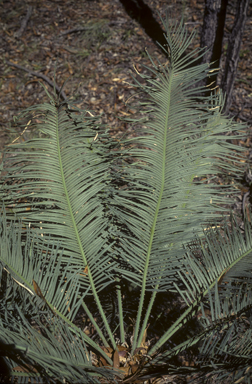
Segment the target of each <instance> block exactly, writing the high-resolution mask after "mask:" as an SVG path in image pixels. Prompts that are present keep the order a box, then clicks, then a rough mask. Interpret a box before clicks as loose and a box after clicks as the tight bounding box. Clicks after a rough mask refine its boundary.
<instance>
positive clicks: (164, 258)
mask: <svg viewBox="0 0 252 384" xmlns="http://www.w3.org/2000/svg"><path fill="white" fill-rule="evenodd" d="M164 26H165V28H166V31H167V36H166V39H167V47H164V48H163V49H164V51H165V52H166V55H167V57H168V62H167V63H165V64H163V63H161V62H159V61H158V60H157V59H156V58H152V57H150V60H151V63H152V67H151V68H146V69H148V70H149V72H148V74H145V72H144V75H142V74H139V76H141V77H142V78H143V80H144V85H143V83H142V82H141V83H140V82H138V81H137V80H136V88H137V89H139V90H140V91H142V92H143V94H145V99H144V100H143V103H142V104H141V110H139V113H140V114H141V117H140V118H139V119H138V120H135V121H133V123H134V124H135V125H136V129H135V132H134V137H127V138H126V139H125V138H124V139H120V141H116V140H114V139H113V138H112V137H111V136H110V134H109V132H107V131H106V130H105V129H104V128H103V127H102V126H101V125H100V124H99V117H98V118H95V117H93V116H92V114H91V112H89V111H80V110H79V109H78V108H76V107H73V106H70V104H69V103H67V102H63V103H58V102H57V101H56V100H54V98H52V97H51V96H50V103H46V104H43V105H38V106H33V107H31V108H28V109H27V110H26V111H25V112H24V113H23V114H21V116H20V119H21V120H23V121H24V122H25V126H28V125H32V126H33V127H36V129H37V132H38V135H37V137H36V138H34V139H32V140H29V141H27V142H24V143H21V144H20V143H16V142H13V143H12V144H10V145H9V146H8V147H7V149H6V151H5V168H4V169H5V171H6V173H4V175H3V177H2V179H1V181H0V200H1V204H3V207H4V211H5V213H4V214H3V217H2V219H1V222H0V236H1V243H0V272H1V273H2V280H3V281H5V283H4V284H5V289H2V292H1V296H0V306H1V308H2V310H3V315H1V316H0V322H1V323H0V342H2V343H4V344H5V345H11V344H13V343H15V346H14V347H13V354H12V355H7V360H8V362H9V364H10V365H11V367H12V369H14V367H15V364H16V362H15V359H14V357H15V356H16V355H17V354H18V353H19V354H20V356H21V360H22V359H23V360H22V361H21V363H23V364H25V363H26V364H31V365H32V366H34V367H38V369H37V371H38V372H35V375H36V377H38V378H39V377H40V376H41V379H42V381H43V379H44V377H47V378H49V379H53V378H55V377H59V380H62V382H63V381H64V380H66V381H69V382H71V383H72V382H73V383H74V382H76V383H77V382H89V381H90V382H98V381H96V380H98V378H99V377H102V376H103V377H104V376H105V377H107V378H108V380H110V379H111V378H112V375H116V374H118V372H117V373H116V371H113V372H112V370H110V369H107V368H106V369H103V368H100V367H99V368H97V366H94V365H97V364H94V363H93V361H92V359H91V357H90V356H91V355H90V350H92V351H95V354H96V356H99V357H102V359H103V360H105V362H106V363H105V364H108V365H109V366H110V368H112V367H114V368H116V367H117V362H116V359H115V357H116V356H117V354H118V355H119V353H118V346H117V344H118V341H117V339H116V338H117V337H119V334H120V341H119V344H121V343H123V342H124V341H125V340H126V339H130V342H132V345H131V352H129V351H128V350H127V353H128V354H129V355H131V356H132V359H134V356H135V351H136V350H137V348H138V347H139V348H140V347H142V344H143V340H144V339H145V336H146V330H147V328H148V325H149V322H150V319H151V314H152V310H153V307H154V304H155V300H156V297H157V294H161V293H163V292H167V291H171V292H176V294H178V295H180V296H181V298H182V300H183V301H184V302H185V309H184V312H183V313H182V314H180V315H179V317H178V318H177V319H176V320H175V321H172V322H171V325H170V326H169V327H167V329H166V330H165V331H164V333H163V335H162V336H161V337H160V338H159V339H158V340H157V341H156V342H155V343H153V344H152V345H151V346H150V347H149V349H148V352H147V354H148V357H146V356H143V357H144V359H145V360H144V359H143V360H144V363H141V364H142V365H143V366H142V368H141V369H142V371H143V372H142V374H143V375H145V376H143V375H142V377H145V378H146V379H148V378H150V377H151V376H150V375H152V374H153V375H157V369H158V368H160V369H161V371H160V372H161V373H162V372H163V371H162V370H163V368H164V364H167V363H169V369H170V372H175V371H176V367H175V368H174V361H173V360H172V359H173V358H174V357H175V356H176V355H178V354H181V353H184V352H185V351H187V350H189V349H190V348H196V349H197V348H198V351H199V356H198V362H197V366H195V367H194V368H193V369H192V370H191V372H198V371H200V369H202V370H203V371H204V372H208V373H211V370H213V372H215V373H216V374H217V375H219V376H218V377H221V375H222V374H223V375H225V374H230V373H232V372H233V371H232V369H231V368H232V367H231V364H232V362H233V364H234V366H235V367H236V371H235V373H234V377H238V376H239V375H240V374H241V375H243V374H244V375H245V376H246V375H247V373H246V369H245V367H246V366H248V364H250V363H249V362H250V360H249V359H250V354H249V350H250V347H251V345H250V342H248V341H247V340H248V338H249V337H250V332H249V327H248V326H247V325H248V323H247V325H246V326H245V323H246V322H243V323H242V321H243V320H242V319H243V315H244V313H246V314H247V313H248V314H249V313H250V311H251V292H252V290H251V288H252V287H251V272H250V271H251V267H252V261H251V260H252V259H251V252H252V236H251V223H250V221H249V218H247V219H246V222H245V227H244V233H242V232H241V229H240V228H239V226H238V225H237V223H236V221H235V218H233V219H232V220H231V222H230V224H228V223H227V222H226V223H225V222H224V224H223V216H225V215H226V214H229V209H230V208H231V204H232V203H233V200H231V199H230V195H232V196H233V197H235V196H236V195H237V194H238V193H239V190H238V189H237V188H236V186H235V183H234V178H236V179H237V178H238V177H239V176H241V178H242V175H243V172H244V167H243V166H242V164H243V163H242V162H241V159H242V156H243V149H242V148H241V147H239V146H235V145H233V144H232V139H234V138H235V139H237V138H240V137H241V136H242V135H243V132H242V129H243V126H241V125H239V124H236V123H234V122H233V121H232V120H229V119H227V118H226V117H225V116H223V115H222V105H223V95H222V94H221V92H220V93H214V92H213V93H212V94H211V96H209V97H204V96H203V93H204V90H205V89H204V88H203V87H201V86H199V82H200V81H201V80H202V79H204V78H205V77H206V76H210V75H211V73H209V72H208V70H209V67H208V64H203V65H196V66H193V64H194V63H195V62H196V60H197V59H198V57H199V56H200V55H203V54H204V52H203V51H202V50H197V49H196V50H194V51H193V52H191V53H188V51H187V48H188V46H189V44H190V42H191V41H192V39H193V37H194V34H192V35H191V36H188V35H187V32H186V30H185V28H184V27H183V25H182V23H180V24H179V25H178V24H177V25H175V26H170V25H169V26H168V25H167V24H165V23H164ZM139 126H141V127H140V128H139ZM219 175H221V178H222V180H221V183H219V182H218V177H219ZM224 221H225V220H224ZM220 225H221V228H220V229H219V226H220ZM202 228H204V231H202ZM193 239H195V241H194V245H192V242H193ZM125 281H126V283H125ZM128 283H129V286H130V287H134V288H136V291H139V300H138V310H137V314H136V319H134V321H133V323H134V324H133V326H134V334H133V337H132V338H129V335H127V334H126V331H125V330H124V327H125V326H129V324H128V323H129V321H128V323H127V320H128V319H127V303H125V301H126V299H128V297H127V295H124V293H123V287H124V284H125V285H126V284H128ZM147 293H148V296H147ZM115 296H117V302H116V303H115ZM128 296H130V295H128ZM146 297H148V298H149V299H148V300H149V302H148V303H147V304H146V301H147V299H146ZM31 308H33V309H32V310H31ZM80 308H82V310H84V311H85V314H86V316H87V317H88V318H89V320H90V322H91V324H92V327H93V329H95V330H96V332H97V335H96V338H95V339H93V338H92V337H88V336H87V335H86V334H85V332H83V331H82V330H80V329H79V328H78V327H77V326H76V325H75V323H74V321H75V318H76V315H77V313H78V312H79V311H80ZM36 311H37V312H36ZM209 313H210V315H209ZM200 316H201V319H200V323H201V325H200V331H199V332H198V333H197V334H195V335H193V336H192V337H188V338H187V339H186V340H182V341H181V343H180V342H179V343H176V344H175V345H174V344H172V345H173V347H169V348H166V346H167V343H168V342H171V343H172V340H173V337H174V336H175V335H176V334H178V332H179V331H180V330H182V329H183V328H184V327H186V326H187V324H188V323H189V322H190V320H192V319H195V318H196V317H197V319H198V318H199V317H200ZM42 319H43V321H42ZM117 320H118V322H117ZM198 320H199V319H198ZM248 322H249V324H250V320H248ZM32 323H33V324H32ZM241 324H242V332H241V333H242V334H243V335H244V339H242V338H241V339H239V337H238V336H237V335H238V330H239V329H240V328H239V327H241ZM246 327H247V328H246ZM125 328H126V327H125ZM6 329H8V332H6ZM38 329H39V330H41V332H39V331H38ZM14 340H15V342H14ZM169 345H170V344H169ZM27 346H28V351H27V350H26V348H27ZM104 347H106V348H111V350H112V351H113V352H112V354H114V355H113V356H112V355H109V353H106V352H105V350H104ZM162 348H166V350H165V351H162V350H161V349H162ZM159 351H161V352H159ZM222 360H223V361H222ZM36 364H37V365H36ZM102 364H103V363H102ZM102 364H101V365H102ZM139 365H140V364H139ZM190 368H191V367H190ZM188 370H190V369H189V368H185V367H180V371H181V372H182V374H186V372H187V373H188ZM151 372H152V373H151ZM16 374H17V373H16V372H15V375H16ZM39 375H40V376H39ZM43 375H44V377H42V376H43ZM139 375H140V373H139ZM148 375H149V376H148ZM235 375H236V376H235ZM237 375H238V376H237ZM21 376H22V375H21V374H20V377H21ZM23 376H25V375H23ZM140 376H141V375H140ZM27 377H28V376H27ZM20 380H22V379H20ZM27 380H28V379H27ZM85 380H86V381H85ZM92 380H93V381H92ZM20 382H21V381H20ZM27 382H28V381H27Z"/></svg>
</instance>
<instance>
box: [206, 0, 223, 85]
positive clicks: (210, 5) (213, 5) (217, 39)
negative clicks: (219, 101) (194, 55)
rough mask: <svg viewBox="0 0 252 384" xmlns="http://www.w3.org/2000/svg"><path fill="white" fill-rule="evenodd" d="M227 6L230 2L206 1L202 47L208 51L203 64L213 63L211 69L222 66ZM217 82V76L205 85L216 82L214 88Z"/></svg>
mask: <svg viewBox="0 0 252 384" xmlns="http://www.w3.org/2000/svg"><path fill="white" fill-rule="evenodd" d="M227 4H228V0H205V12H204V19H203V26H202V32H201V42H200V45H201V47H202V48H204V47H207V49H208V51H207V52H206V54H205V56H203V58H202V61H201V62H202V63H211V65H210V68H211V69H213V68H219V64H220V57H221V53H222V40H223V35H224V25H225V19H226V10H227ZM216 80H217V75H214V76H211V77H210V78H209V79H208V80H207V82H206V84H205V85H209V84H210V83H212V82H215V84H213V87H214V86H215V85H216Z"/></svg>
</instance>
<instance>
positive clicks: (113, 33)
mask: <svg viewBox="0 0 252 384" xmlns="http://www.w3.org/2000/svg"><path fill="white" fill-rule="evenodd" d="M144 2H145V3H146V4H147V5H148V6H149V8H150V9H151V10H152V12H153V15H154V17H155V18H156V20H157V21H158V22H160V17H159V14H160V15H161V16H162V17H163V18H165V17H166V12H168V15H169V17H170V18H171V19H172V20H177V21H180V18H181V15H182V14H183V15H184V20H185V24H186V26H187V28H188V30H189V31H192V30H193V29H194V28H196V31H197V33H196V37H195V40H194V42H193V46H192V47H191V49H194V48H196V47H197V46H199V38H200V31H201V26H202V21H203V14H204V0H177V1H176V0H170V1H169V2H167V1H165V0H144ZM235 3H236V2H235V1H230V2H229V7H228V11H227V19H226V27H225V36H224V45H223V46H224V53H225V51H226V48H227V42H228V36H229V34H230V32H231V30H232V26H233V23H234V19H235ZM28 6H32V12H31V16H30V18H29V21H28V23H27V26H26V28H25V29H24V31H23V32H22V34H21V32H20V27H21V22H22V20H23V18H24V17H25V16H26V13H27V9H28ZM251 15H252V4H250V6H249V11H248V17H247V22H246V26H245V32H244V35H243V41H242V47H241V51H240V60H239V64H238V72H237V78H236V81H235V86H234V91H233V103H232V106H231V109H230V114H231V115H232V116H234V118H235V120H236V121H238V122H245V123H247V124H248V129H247V133H246V135H245V136H244V138H243V140H242V141H241V142H240V143H239V145H243V146H245V147H246V148H247V156H248V159H249V158H250V156H251V154H252V143H251V140H252V135H251V127H252V116H251V107H252V56H251V50H252V19H251ZM160 25H161V22H160ZM78 29H79V30H78ZM0 35H1V36H2V38H1V40H0V54H1V61H0V151H1V150H2V149H3V148H4V146H5V145H8V144H10V143H11V142H12V141H13V140H15V139H17V138H18V140H23V141H24V140H28V139H29V138H30V137H31V135H33V134H34V132H31V131H29V129H26V131H25V132H24V133H22V131H23V128H22V127H20V126H17V125H16V124H14V123H13V117H14V116H16V115H18V113H20V112H22V111H23V109H24V108H27V107H29V106H32V105H34V104H38V103H43V102H46V101H48V97H47V95H46V93H45V91H44V89H43V87H42V86H41V84H40V82H43V84H44V86H45V87H46V88H47V89H48V91H49V93H51V94H53V88H52V87H51V86H50V85H49V84H48V83H47V82H46V81H43V80H42V79H41V78H39V77H38V76H36V75H34V74H31V73H27V72H25V71H24V70H23V69H18V68H16V67H14V66H12V65H11V63H14V64H17V65H19V66H22V67H24V68H26V69H28V70H29V71H33V72H36V73H37V74H42V75H45V76H47V77H48V78H49V79H50V80H52V81H53V79H54V71H55V69H56V74H55V81H56V84H57V85H58V86H59V87H61V86H62V85H63V83H64V82H65V81H66V80H68V81H67V83H66V84H65V86H64V92H65V94H66V96H67V97H70V98H71V100H72V101H73V102H74V103H75V104H76V105H77V106H78V107H79V108H81V109H84V110H89V111H92V113H93V114H94V115H100V114H102V122H103V123H105V124H107V125H108V126H109V127H110V128H111V132H112V134H113V136H115V137H116V136H117V135H118V136H119V135H120V134H121V133H122V132H125V130H128V129H132V128H131V127H130V126H129V125H128V124H127V123H125V122H124V121H123V120H121V119H120V118H123V117H130V118H132V119H134V116H135V114H136V110H135V109H134V108H130V109H129V108H128V107H127V106H126V102H127V100H128V99H129V98H131V97H132V96H133V95H134V94H135V91H134V87H133V86H132V85H130V83H132V75H133V76H136V78H137V80H138V81H143V80H142V79H141V78H140V76H138V74H137V72H139V73H144V71H145V69H144V67H143V66H144V65H147V66H148V65H150V61H149V58H148V56H147V54H146V51H145V48H147V50H148V52H149V54H150V55H151V56H152V57H154V58H155V60H156V59H158V60H159V61H160V62H161V63H163V62H165V60H166V58H165V55H164V54H163V52H162V50H161V49H160V48H159V47H158V46H157V44H156V43H155V42H154V41H153V39H152V38H151V37H150V36H149V35H148V34H147V33H146V31H145V29H144V28H142V26H141V25H140V24H139V23H138V21H137V20H135V19H132V18H131V17H130V16H129V15H128V14H127V12H126V11H125V9H124V7H123V5H122V4H121V2H120V1H119V0H106V1H102V0H100V1H99V0H83V1H76V0H40V1H39V2H37V1H35V0H26V1H23V2H21V1H17V0H8V1H7V0H4V1H2V2H1V12H0ZM224 64H225V54H224V55H223V57H222V60H221V70H220V76H221V73H222V72H223V68H224ZM134 67H135V68H136V70H137V71H135V69H134ZM135 97H136V98H139V95H136V96H135ZM0 161H1V155H0ZM245 192H247V189H244V191H241V200H242V194H243V193H245ZM174 380H175V379H174ZM163 382H164V383H173V382H174V383H175V382H176V383H178V382H179V379H178V378H177V379H176V381H173V379H172V378H171V377H169V378H168V377H167V379H166V378H164V381H163Z"/></svg>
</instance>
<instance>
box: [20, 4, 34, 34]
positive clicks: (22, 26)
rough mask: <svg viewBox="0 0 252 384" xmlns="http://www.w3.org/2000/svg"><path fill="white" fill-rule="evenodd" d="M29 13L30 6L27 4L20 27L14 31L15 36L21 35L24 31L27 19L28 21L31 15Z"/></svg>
mask: <svg viewBox="0 0 252 384" xmlns="http://www.w3.org/2000/svg"><path fill="white" fill-rule="evenodd" d="M31 14H32V7H31V6H29V7H28V9H27V13H26V16H25V17H24V18H23V19H22V21H21V27H20V28H19V30H18V31H17V33H16V36H17V37H21V36H22V34H23V33H24V30H25V28H26V27H27V24H28V21H29V19H30V17H31Z"/></svg>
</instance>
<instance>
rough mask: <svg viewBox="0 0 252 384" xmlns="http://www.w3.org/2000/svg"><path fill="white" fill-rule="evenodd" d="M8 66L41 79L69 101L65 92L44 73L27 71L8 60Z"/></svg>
mask: <svg viewBox="0 0 252 384" xmlns="http://www.w3.org/2000/svg"><path fill="white" fill-rule="evenodd" d="M6 64H8V65H11V66H12V67H15V68H18V69H22V71H25V72H28V73H29V74H30V75H32V76H36V77H39V78H41V79H43V80H45V81H46V82H47V83H48V84H49V85H50V86H51V87H54V86H55V89H56V91H57V92H58V94H59V95H60V96H61V97H62V98H63V99H64V100H67V96H66V94H65V92H64V91H63V90H61V89H60V87H59V86H58V85H57V84H54V83H53V82H52V81H51V80H50V79H49V78H48V77H47V76H45V75H43V74H42V73H39V72H35V71H31V70H30V69H27V68H25V67H22V65H19V64H14V63H12V62H11V61H8V60H6Z"/></svg>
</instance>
